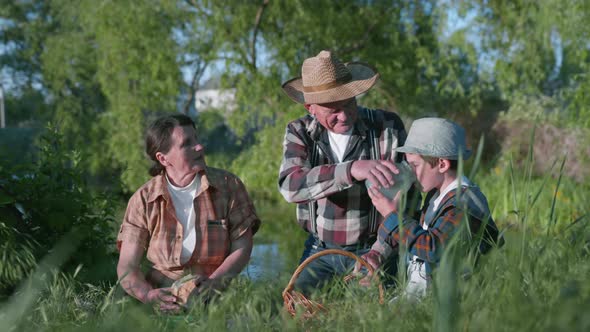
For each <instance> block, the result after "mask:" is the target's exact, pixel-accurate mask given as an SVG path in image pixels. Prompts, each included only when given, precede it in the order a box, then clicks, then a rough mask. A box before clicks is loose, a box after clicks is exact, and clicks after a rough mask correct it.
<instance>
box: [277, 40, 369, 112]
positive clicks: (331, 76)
mask: <svg viewBox="0 0 590 332" xmlns="http://www.w3.org/2000/svg"><path fill="white" fill-rule="evenodd" d="M378 78H379V73H377V71H376V70H374V69H373V68H371V67H370V66H369V65H367V64H364V63H360V62H349V63H346V64H343V63H342V62H340V60H338V59H337V58H336V57H335V56H333V55H332V53H331V52H330V51H321V52H320V53H319V54H318V55H317V56H315V57H311V58H307V59H305V61H304V62H303V65H302V66H301V77H296V78H293V79H291V80H288V81H287V82H285V83H283V90H285V92H286V93H287V95H288V96H289V97H290V98H291V99H293V100H294V101H295V102H297V103H300V104H323V103H331V102H336V101H340V100H345V99H348V98H352V97H355V96H358V95H360V94H361V93H363V92H366V91H367V90H369V89H370V88H371V87H373V85H375V83H376V82H377V79H378Z"/></svg>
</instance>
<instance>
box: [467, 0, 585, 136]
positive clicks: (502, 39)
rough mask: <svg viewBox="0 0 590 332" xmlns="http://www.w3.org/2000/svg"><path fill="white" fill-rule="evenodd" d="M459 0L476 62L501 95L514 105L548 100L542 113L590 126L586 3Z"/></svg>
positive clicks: (523, 0)
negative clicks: (482, 64)
mask: <svg viewBox="0 0 590 332" xmlns="http://www.w3.org/2000/svg"><path fill="white" fill-rule="evenodd" d="M457 3H459V5H458V6H459V8H460V9H461V10H462V12H463V13H464V14H465V15H470V16H473V17H474V18H473V23H474V24H473V25H472V26H471V28H470V31H469V33H470V34H471V35H472V38H471V43H472V44H479V45H476V46H477V48H479V53H480V62H487V63H486V67H488V69H487V70H488V71H491V72H492V73H493V75H492V76H491V79H492V80H493V83H494V84H496V85H497V86H498V88H499V91H500V93H501V96H502V98H504V99H505V100H508V101H509V102H510V103H516V104H518V103H522V102H523V101H524V103H529V104H530V103H531V101H530V100H531V99H533V103H535V102H536V101H537V100H540V101H543V100H545V99H552V100H554V102H553V103H547V102H544V103H543V104H550V105H551V104H552V107H551V108H550V109H544V110H543V111H544V112H545V111H547V110H549V111H558V112H562V114H560V115H561V116H562V118H565V119H566V120H570V121H571V120H573V121H574V122H576V124H578V125H580V124H582V125H585V126H588V125H590V120H586V119H590V108H589V107H588V105H589V103H588V101H590V100H589V99H588V94H587V93H586V91H588V88H589V87H590V85H589V84H590V77H589V76H588V74H587V73H588V72H589V71H588V70H589V69H590V68H589V64H590V57H589V51H590V47H589V45H588V40H589V38H590V28H589V27H588V25H587V24H586V23H585V22H588V20H589V19H590V3H588V1H576V0H571V1H558V0H542V1H530V0H521V1H474V2H462V1H461V2H457ZM532 109H534V108H532ZM580 119H584V120H582V122H580Z"/></svg>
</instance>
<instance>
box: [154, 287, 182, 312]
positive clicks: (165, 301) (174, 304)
mask: <svg viewBox="0 0 590 332" xmlns="http://www.w3.org/2000/svg"><path fill="white" fill-rule="evenodd" d="M146 302H147V303H152V304H154V305H155V306H157V307H158V308H159V309H160V311H162V312H168V313H175V312H178V311H180V310H181V306H180V305H179V304H178V298H177V297H176V296H174V295H172V289H170V288H155V289H152V290H150V291H149V292H148V293H147V296H146Z"/></svg>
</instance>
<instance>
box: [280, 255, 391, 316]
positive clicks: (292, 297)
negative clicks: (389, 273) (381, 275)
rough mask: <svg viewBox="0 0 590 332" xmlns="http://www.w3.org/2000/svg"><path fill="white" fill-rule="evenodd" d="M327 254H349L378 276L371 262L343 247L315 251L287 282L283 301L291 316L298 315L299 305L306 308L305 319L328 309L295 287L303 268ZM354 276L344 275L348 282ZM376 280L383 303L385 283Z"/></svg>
mask: <svg viewBox="0 0 590 332" xmlns="http://www.w3.org/2000/svg"><path fill="white" fill-rule="evenodd" d="M325 255H342V256H347V257H350V258H353V259H354V260H356V261H357V262H359V263H361V265H362V266H364V267H365V268H367V271H369V273H371V274H373V277H374V278H378V276H377V275H376V274H374V273H373V272H375V271H374V269H373V267H372V266H371V265H370V264H369V263H367V262H366V261H365V260H364V259H362V258H360V257H358V256H356V255H355V254H353V253H350V252H348V251H345V250H341V249H326V250H322V251H320V252H318V253H315V254H313V255H311V256H309V257H308V258H307V259H306V260H305V261H303V263H301V264H300V265H299V266H298V267H297V269H296V270H295V272H294V273H293V276H292V277H291V280H289V284H287V287H285V290H283V301H284V305H285V309H286V310H287V312H289V313H290V314H291V316H293V317H295V316H296V314H297V308H298V307H299V308H304V310H305V311H303V314H302V318H303V319H309V318H312V317H313V316H315V315H316V314H317V313H319V312H322V311H327V310H328V309H327V308H326V307H325V306H324V305H322V304H320V303H318V302H316V301H313V300H310V299H308V298H306V297H305V295H303V294H302V293H301V292H298V291H296V290H295V289H294V288H295V281H296V280H297V278H298V277H299V275H300V274H301V272H302V271H303V269H305V267H306V266H307V265H309V263H311V262H312V261H314V260H315V259H316V258H319V257H322V256H325ZM353 278H354V276H351V275H347V276H345V277H344V281H345V282H346V281H349V280H350V279H353ZM375 281H376V283H377V284H378V288H379V303H380V304H383V296H384V295H383V293H384V291H383V285H382V284H381V283H380V282H379V280H375Z"/></svg>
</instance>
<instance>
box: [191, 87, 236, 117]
mask: <svg viewBox="0 0 590 332" xmlns="http://www.w3.org/2000/svg"><path fill="white" fill-rule="evenodd" d="M195 109H196V110H197V112H202V111H206V110H208V109H219V110H223V113H229V112H232V111H234V110H235V109H236V89H224V90H222V89H204V90H198V91H197V93H196V94H195Z"/></svg>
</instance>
